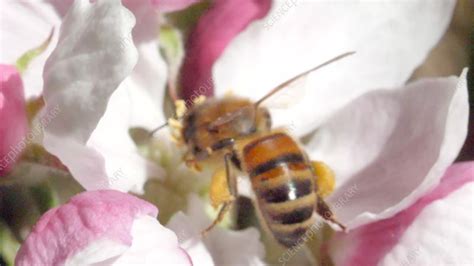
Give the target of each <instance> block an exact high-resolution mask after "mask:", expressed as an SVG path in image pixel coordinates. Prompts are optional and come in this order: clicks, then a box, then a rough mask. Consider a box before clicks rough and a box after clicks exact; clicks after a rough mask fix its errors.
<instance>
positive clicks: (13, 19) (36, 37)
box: [0, 1, 60, 98]
mask: <svg viewBox="0 0 474 266" xmlns="http://www.w3.org/2000/svg"><path fill="white" fill-rule="evenodd" d="M59 23H60V18H59V16H58V15H57V14H56V13H55V11H54V9H53V8H52V7H51V6H50V5H48V4H46V3H44V2H42V1H2V3H0V32H1V33H2V34H0V45H1V49H0V62H1V63H9V64H13V65H14V64H15V62H16V60H18V59H19V57H20V56H22V55H23V54H24V53H25V52H27V51H29V50H31V49H33V48H36V47H38V46H39V45H41V44H42V43H43V42H44V41H45V40H46V39H47V38H48V36H49V34H50V33H51V30H52V29H53V28H54V29H55V34H54V35H53V39H52V40H51V43H50V45H49V46H48V48H47V49H46V50H45V51H44V52H43V53H42V54H41V55H39V56H38V57H36V58H35V59H34V60H33V61H32V62H31V64H30V65H29V67H28V68H27V70H26V71H25V72H24V73H23V75H22V79H23V83H24V86H25V97H27V98H29V97H31V96H38V95H40V94H41V91H42V87H43V77H42V74H43V67H44V64H45V62H46V59H47V58H48V56H49V55H50V54H51V51H52V50H53V48H54V47H55V44H56V42H57V36H58V31H59Z"/></svg>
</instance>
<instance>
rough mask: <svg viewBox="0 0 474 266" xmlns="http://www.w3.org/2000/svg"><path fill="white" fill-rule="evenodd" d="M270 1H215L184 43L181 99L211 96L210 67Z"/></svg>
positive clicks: (264, 13)
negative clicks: (184, 53) (184, 54)
mask: <svg viewBox="0 0 474 266" xmlns="http://www.w3.org/2000/svg"><path fill="white" fill-rule="evenodd" d="M270 5H271V2H270V1H269V0H218V1H216V2H215V3H214V5H213V6H212V7H211V9H209V11H207V13H206V14H204V15H203V16H202V17H201V18H200V20H199V22H198V24H197V26H196V28H195V29H194V31H193V32H192V33H191V35H190V37H189V41H188V43H187V54H186V57H185V60H184V62H183V68H182V80H181V82H182V86H183V89H182V96H183V98H184V99H191V98H195V97H197V96H199V95H206V96H211V95H213V93H214V91H213V82H212V78H211V77H212V76H211V74H212V66H213V64H214V62H215V61H216V59H217V58H218V57H219V56H220V55H221V54H222V52H223V51H224V49H225V48H226V47H227V45H228V44H229V43H230V41H231V40H232V39H233V38H234V37H235V36H236V35H237V34H238V33H240V32H241V31H242V30H244V29H245V28H246V27H247V25H249V24H250V23H251V22H252V21H254V20H256V19H260V18H262V17H264V16H265V15H266V14H267V12H268V11H269V9H270Z"/></svg>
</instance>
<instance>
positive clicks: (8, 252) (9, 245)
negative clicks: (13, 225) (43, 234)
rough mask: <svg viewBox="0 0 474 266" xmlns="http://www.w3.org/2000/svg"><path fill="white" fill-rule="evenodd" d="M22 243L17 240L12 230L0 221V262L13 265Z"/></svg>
mask: <svg viewBox="0 0 474 266" xmlns="http://www.w3.org/2000/svg"><path fill="white" fill-rule="evenodd" d="M19 248H20V243H18V241H17V240H16V239H15V237H14V236H13V234H12V232H11V231H10V228H9V227H8V226H7V225H6V224H5V223H4V222H3V220H1V219H0V261H1V260H3V262H4V263H6V264H7V265H13V263H14V261H15V256H16V253H17V251H18V249H19Z"/></svg>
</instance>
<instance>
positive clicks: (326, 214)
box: [316, 196, 346, 232]
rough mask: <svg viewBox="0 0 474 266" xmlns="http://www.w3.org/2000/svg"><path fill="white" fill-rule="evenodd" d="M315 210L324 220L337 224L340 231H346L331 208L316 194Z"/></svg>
mask: <svg viewBox="0 0 474 266" xmlns="http://www.w3.org/2000/svg"><path fill="white" fill-rule="evenodd" d="M316 212H317V213H318V214H319V215H320V216H321V217H322V218H323V219H324V220H326V221H329V222H331V223H334V224H337V225H338V226H339V227H340V228H341V229H342V231H344V232H346V227H345V226H344V225H343V224H341V223H340V222H339V221H338V220H337V219H336V217H335V216H334V213H333V212H332V211H331V208H329V206H328V205H327V203H326V202H325V201H324V200H323V198H321V197H320V196H318V199H317V203H316Z"/></svg>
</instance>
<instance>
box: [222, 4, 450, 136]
mask: <svg viewBox="0 0 474 266" xmlns="http://www.w3.org/2000/svg"><path fill="white" fill-rule="evenodd" d="M454 3H455V1H435V2H433V1H430V0H417V1H380V2H374V1H370V2H363V1H360V2H356V1H317V2H316V1H284V0H282V1H275V3H274V5H273V7H272V9H271V11H270V13H269V14H268V15H267V17H266V18H265V19H264V20H263V21H260V22H255V23H253V24H252V25H251V26H249V27H248V28H247V29H246V30H244V31H243V32H242V33H241V34H240V35H238V36H237V37H236V38H235V39H234V40H233V41H232V42H231V44H230V45H229V46H228V47H227V48H226V50H225V52H224V53H223V55H222V57H221V58H220V59H219V60H218V61H217V62H216V64H215V67H214V69H213V78H214V80H215V85H216V86H215V89H216V95H222V94H223V93H224V92H225V91H226V90H229V89H232V90H234V91H236V92H237V94H240V95H244V96H248V97H251V98H253V99H256V98H259V97H261V96H263V95H264V94H265V93H266V92H268V91H269V90H270V89H271V88H273V87H275V86H276V85H277V84H280V83H282V82H283V81H285V80H287V79H289V78H290V77H293V76H295V75H296V74H299V73H301V72H303V71H305V70H308V69H310V68H312V67H314V66H316V65H318V64H320V63H322V62H324V61H326V60H328V59H329V58H332V57H334V56H336V55H339V54H342V53H344V52H348V51H356V52H357V53H356V54H355V55H353V56H352V57H351V58H346V59H343V60H341V61H340V62H337V63H334V64H332V65H330V66H327V67H326V68H324V69H321V70H318V71H317V72H315V73H313V74H311V75H310V76H309V78H308V80H307V82H306V86H304V88H300V89H304V90H305V95H306V96H305V97H304V100H302V101H301V102H300V103H299V104H298V105H294V106H292V107H291V108H289V109H288V110H273V112H272V114H273V116H274V120H275V124H276V125H290V124H292V125H294V127H293V128H294V129H293V130H294V133H295V134H296V135H298V136H301V135H302V134H305V133H308V132H309V131H311V130H313V129H314V128H315V127H316V126H318V125H319V124H320V123H322V122H324V121H325V119H326V118H328V116H330V115H331V113H332V112H334V111H335V110H338V109H339V108H340V107H342V106H344V105H345V104H347V103H348V102H350V101H351V100H353V99H354V98H356V97H357V96H360V95H361V94H363V93H365V92H367V91H369V90H372V89H375V88H380V87H387V86H399V85H402V84H403V83H404V82H405V81H406V80H407V79H408V77H409V76H410V75H411V73H412V71H413V70H414V69H415V68H416V67H417V66H418V65H419V64H420V63H421V62H422V61H423V60H424V59H425V57H426V55H427V53H428V52H429V51H430V49H431V48H432V47H433V46H434V45H435V44H436V43H437V42H438V40H439V39H440V37H441V36H442V34H443V33H444V31H445V29H446V27H447V26H448V23H449V21H450V18H451V14H452V10H453V7H454ZM274 97H278V96H274Z"/></svg>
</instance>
